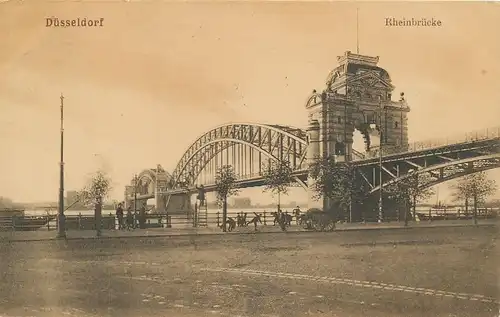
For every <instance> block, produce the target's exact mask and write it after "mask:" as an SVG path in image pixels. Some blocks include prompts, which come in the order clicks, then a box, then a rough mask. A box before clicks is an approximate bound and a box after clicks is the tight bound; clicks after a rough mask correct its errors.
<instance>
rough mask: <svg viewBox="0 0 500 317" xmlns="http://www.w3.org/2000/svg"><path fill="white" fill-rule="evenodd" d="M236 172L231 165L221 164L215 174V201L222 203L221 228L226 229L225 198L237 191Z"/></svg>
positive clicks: (235, 193)
mask: <svg viewBox="0 0 500 317" xmlns="http://www.w3.org/2000/svg"><path fill="white" fill-rule="evenodd" d="M236 180H237V177H236V173H235V172H234V169H233V167H232V166H231V165H224V166H221V167H220V168H219V169H218V170H217V174H216V175H215V191H216V193H217V202H219V203H222V230H223V231H224V232H226V231H227V198H228V197H230V196H233V195H237V194H238V193H239V190H238V188H236Z"/></svg>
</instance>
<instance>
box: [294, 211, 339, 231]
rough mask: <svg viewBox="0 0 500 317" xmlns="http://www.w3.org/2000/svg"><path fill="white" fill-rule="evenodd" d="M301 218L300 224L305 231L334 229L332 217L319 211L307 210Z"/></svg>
mask: <svg viewBox="0 0 500 317" xmlns="http://www.w3.org/2000/svg"><path fill="white" fill-rule="evenodd" d="M301 218H302V219H301V224H302V226H303V227H304V229H307V230H314V231H333V230H334V229H335V219H334V216H333V215H332V214H331V213H328V212H324V211H322V210H320V209H316V208H313V209H309V210H308V211H307V212H306V213H305V214H304V215H302V217H301Z"/></svg>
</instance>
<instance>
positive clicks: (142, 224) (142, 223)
mask: <svg viewBox="0 0 500 317" xmlns="http://www.w3.org/2000/svg"><path fill="white" fill-rule="evenodd" d="M139 228H141V229H145V228H146V206H144V205H143V206H142V207H141V210H140V211H139Z"/></svg>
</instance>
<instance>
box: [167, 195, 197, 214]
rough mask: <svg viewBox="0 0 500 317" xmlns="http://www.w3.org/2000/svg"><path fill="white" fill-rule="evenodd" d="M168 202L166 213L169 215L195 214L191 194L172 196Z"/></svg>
mask: <svg viewBox="0 0 500 317" xmlns="http://www.w3.org/2000/svg"><path fill="white" fill-rule="evenodd" d="M167 201H168V205H166V206H165V207H166V208H165V211H166V213H167V214H169V215H179V214H191V213H192V212H193V206H192V204H191V196H190V194H175V195H171V197H170V199H169V198H168V197H167Z"/></svg>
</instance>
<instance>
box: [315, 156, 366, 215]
mask: <svg viewBox="0 0 500 317" xmlns="http://www.w3.org/2000/svg"><path fill="white" fill-rule="evenodd" d="M310 172H311V176H312V177H313V179H314V180H315V181H314V183H313V184H312V189H313V191H314V192H315V193H316V194H315V196H316V198H321V197H328V198H329V199H331V200H332V201H333V202H335V203H336V205H338V207H339V208H340V209H341V210H344V211H347V210H349V209H350V208H351V206H352V204H353V203H361V202H363V201H364V200H365V198H366V197H367V194H368V191H369V187H368V184H367V183H366V181H365V180H364V179H363V178H362V177H361V175H360V174H359V172H358V171H357V170H356V169H355V168H353V166H352V165H350V164H348V163H336V162H335V159H334V158H333V157H329V158H326V159H319V160H316V161H315V162H314V163H313V164H312V165H311V166H310ZM329 212H333V213H334V215H335V217H337V216H338V215H337V213H335V210H329Z"/></svg>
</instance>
